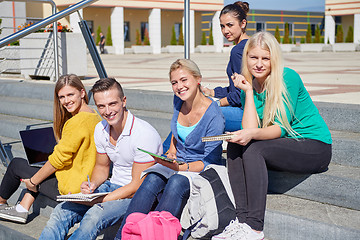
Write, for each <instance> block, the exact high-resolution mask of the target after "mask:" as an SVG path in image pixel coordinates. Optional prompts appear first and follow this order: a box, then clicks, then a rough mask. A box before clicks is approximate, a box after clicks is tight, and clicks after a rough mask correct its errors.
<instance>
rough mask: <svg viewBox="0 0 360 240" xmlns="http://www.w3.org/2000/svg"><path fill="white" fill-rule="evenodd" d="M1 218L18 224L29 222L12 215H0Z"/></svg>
mask: <svg viewBox="0 0 360 240" xmlns="http://www.w3.org/2000/svg"><path fill="white" fill-rule="evenodd" d="M0 218H1V219H5V220H10V221H14V222H18V223H26V220H27V219H25V218H22V217H16V216H11V215H7V214H2V213H0Z"/></svg>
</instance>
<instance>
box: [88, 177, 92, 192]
mask: <svg viewBox="0 0 360 240" xmlns="http://www.w3.org/2000/svg"><path fill="white" fill-rule="evenodd" d="M87 179H88V184H89V191H90V193H91V189H90V177H89V175H87Z"/></svg>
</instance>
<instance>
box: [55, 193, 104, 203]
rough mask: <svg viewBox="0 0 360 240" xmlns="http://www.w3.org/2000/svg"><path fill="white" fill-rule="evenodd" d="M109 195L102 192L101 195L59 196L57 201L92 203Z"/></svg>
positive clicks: (78, 194)
mask: <svg viewBox="0 0 360 240" xmlns="http://www.w3.org/2000/svg"><path fill="white" fill-rule="evenodd" d="M107 194H109V193H108V192H101V193H90V194H83V193H76V194H66V195H59V196H57V197H56V200H57V201H59V202H91V201H93V200H94V199H96V198H99V197H102V196H105V195H107Z"/></svg>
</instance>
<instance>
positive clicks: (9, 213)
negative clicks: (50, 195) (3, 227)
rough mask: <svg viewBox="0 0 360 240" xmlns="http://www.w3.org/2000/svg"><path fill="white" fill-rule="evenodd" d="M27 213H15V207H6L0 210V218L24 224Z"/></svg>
mask: <svg viewBox="0 0 360 240" xmlns="http://www.w3.org/2000/svg"><path fill="white" fill-rule="evenodd" d="M28 215H29V212H18V211H16V206H13V207H7V208H5V209H1V210H0V218H2V219H6V220H10V221H14V222H18V223H26V220H27V217H28Z"/></svg>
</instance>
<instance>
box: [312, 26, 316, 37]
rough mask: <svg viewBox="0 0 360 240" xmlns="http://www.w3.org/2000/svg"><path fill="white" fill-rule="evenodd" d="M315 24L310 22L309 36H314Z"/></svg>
mask: <svg viewBox="0 0 360 240" xmlns="http://www.w3.org/2000/svg"><path fill="white" fill-rule="evenodd" d="M315 29H316V24H311V36H315Z"/></svg>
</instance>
